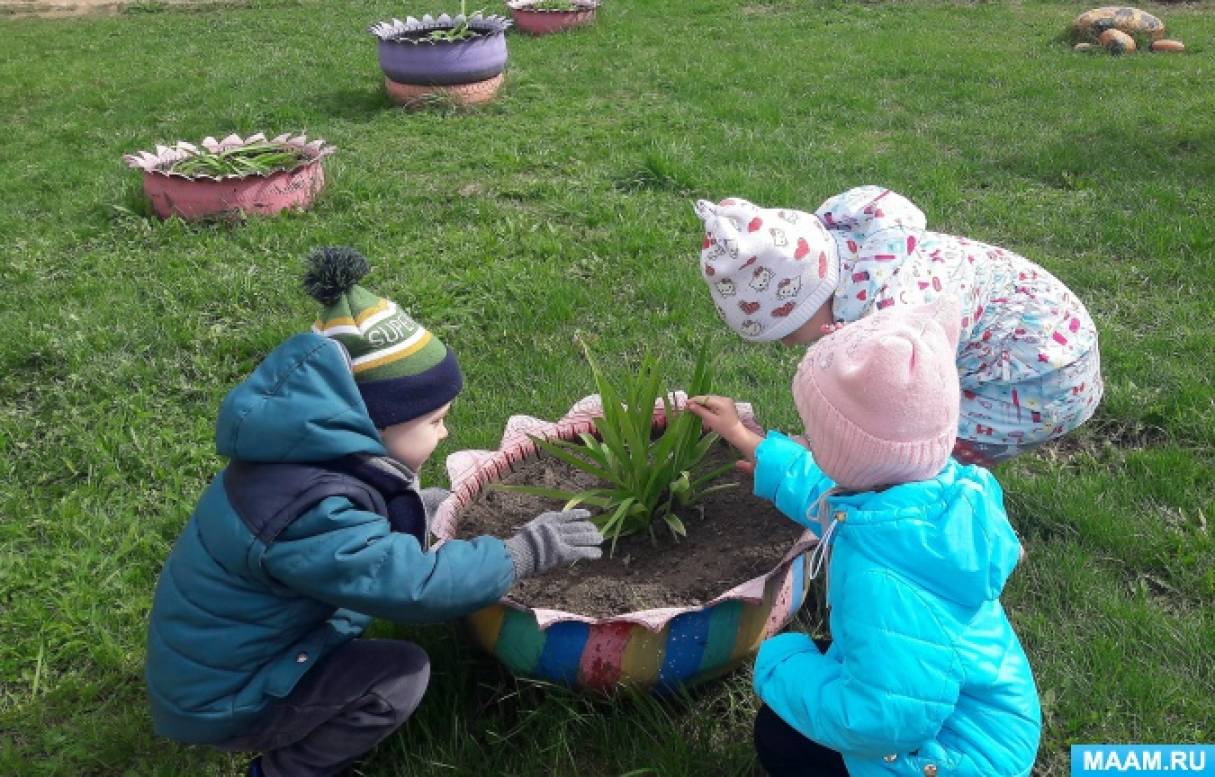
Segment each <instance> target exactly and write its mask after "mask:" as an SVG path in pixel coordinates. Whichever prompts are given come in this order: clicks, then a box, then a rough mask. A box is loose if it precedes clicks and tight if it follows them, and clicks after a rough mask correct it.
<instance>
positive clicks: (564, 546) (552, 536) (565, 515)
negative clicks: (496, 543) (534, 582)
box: [506, 510, 603, 580]
mask: <svg viewBox="0 0 1215 777" xmlns="http://www.w3.org/2000/svg"><path fill="white" fill-rule="evenodd" d="M590 515H591V514H590V513H588V512H587V511H586V510H566V511H564V512H549V513H541V514H540V515H538V516H537V517H535V518H533V519H532V520H530V521H528V522H527V523H526V524H524V526H523V528H522V529H520V530H519V533H518V534H516V535H515V536H513V537H511V538H510V539H508V540H506V550H507V551H508V552H509V553H510V560H511V563H512V564H514V567H515V579H516V580H520V579H522V578H524V577H530V576H531V575H542V574H544V573H545V572H547V571H549V570H550V569H552V568H553V567H556V566H558V565H561V564H572V563H574V562H575V561H578V560H579V559H597V558H599V557H600V556H602V555H603V551H602V550H600V549H599V545H600V543H602V542H603V535H602V534H600V533H599V530H598V529H597V528H595V524H593V523H591V522H590V521H588V520H586V519H587V518H589V517H590Z"/></svg>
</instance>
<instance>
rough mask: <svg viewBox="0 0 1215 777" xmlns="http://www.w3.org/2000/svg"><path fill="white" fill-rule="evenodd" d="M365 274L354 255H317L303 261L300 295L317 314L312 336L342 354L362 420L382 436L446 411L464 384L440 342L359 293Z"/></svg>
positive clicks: (383, 302)
mask: <svg viewBox="0 0 1215 777" xmlns="http://www.w3.org/2000/svg"><path fill="white" fill-rule="evenodd" d="M369 270H370V268H369V267H368V265H367V260H366V259H365V258H364V257H363V255H362V254H360V253H359V252H358V251H355V250H354V249H353V248H319V249H317V250H316V251H313V252H312V254H311V255H310V256H309V257H308V271H307V273H305V275H304V289H305V290H306V291H307V292H308V293H309V294H310V295H311V296H312V297H313V298H314V299H315V300H316V301H317V302H319V303H321V305H322V306H323V308H322V310H321V315H320V318H318V319H317V320H316V323H315V324H313V325H312V331H313V332H316V333H317V334H319V335H324V336H325V337H329V338H332V339H333V340H336V341H337V342H338V343H340V344H341V345H342V346H343V347H344V348H345V349H346V352H347V353H348V354H349V355H350V363H351V370H352V371H353V373H354V380H355V385H357V386H358V388H359V393H360V394H362V396H363V402H364V404H366V405H367V414H368V415H369V416H370V417H371V421H372V423H374V424H375V426H376V427H377V428H379V429H384V428H387V427H389V426H392V425H393V424H399V423H404V422H405V421H411V420H413V419H415V418H419V417H421V416H424V415H426V414H427V413H429V412H431V411H434V410H437V409H439V408H440V407H442V406H443V405H446V404H447V403H448V402H450V401H452V400H453V399H455V398H456V396H457V395H458V394H459V393H460V390H461V389H463V388H464V376H463V374H462V373H461V372H460V365H459V363H458V362H457V361H456V355H455V354H454V353H452V351H451V350H450V349H449V348H447V346H445V345H443V342H442V341H441V340H439V338H437V337H435V336H434V335H433V334H431V333H430V332H429V331H427V330H426V329H425V328H424V327H423V326H422V325H421V324H419V323H418V322H416V321H414V320H413V319H412V318H410V317H409V316H408V315H407V314H406V313H405V311H404V310H402V309H401V308H400V307H398V306H397V304H396V303H395V302H393V301H392V300H388V299H384V298H383V297H378V296H376V295H375V294H372V293H371V292H370V291H368V290H367V289H365V288H363V287H362V286H360V285H359V281H360V280H361V279H362V278H363V276H365V275H366V274H367V273H368V271H369Z"/></svg>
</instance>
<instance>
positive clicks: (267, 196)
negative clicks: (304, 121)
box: [124, 134, 334, 221]
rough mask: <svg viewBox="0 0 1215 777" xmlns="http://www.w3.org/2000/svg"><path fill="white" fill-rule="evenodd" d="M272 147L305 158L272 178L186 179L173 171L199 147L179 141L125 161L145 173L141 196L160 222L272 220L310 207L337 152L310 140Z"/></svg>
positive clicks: (214, 146) (226, 144)
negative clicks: (328, 162) (287, 149)
mask: <svg viewBox="0 0 1215 777" xmlns="http://www.w3.org/2000/svg"><path fill="white" fill-rule="evenodd" d="M260 142H266V138H265V136H264V135H261V134H258V135H253V136H251V137H249V138H245V139H242V138H241V137H240V136H238V135H229V136H228V137H226V138H224V139H223V140H222V141H216V140H215V139H214V138H207V139H205V140H204V141H203V142H202V144H201V145H202V146H203V147H204V148H207V149H208V150H211V151H220V150H225V149H230V148H236V147H239V146H243V145H247V144H252V143H260ZM270 142H272V143H275V144H278V145H282V146H287V147H291V148H295V149H297V150H299V151H301V152H302V153H303V154H304V156H306V157H307V159H306V161H304V162H301V163H300V164H299V165H297V166H296V167H294V168H292V169H290V170H279V171H275V172H273V173H270V174H268V175H247V176H225V177H222V178H214V177H211V176H195V177H188V176H185V175H181V174H179V173H174V172H172V171H171V167H172V165H173V163H174V162H177V161H179V160H181V159H183V158H185V157H187V156H189V155H190V154H191V153H195V152H197V150H198V149H197V147H196V146H194V145H192V144H189V143H184V142H179V143H178V144H176V145H175V146H173V147H166V146H157V147H156V153H155V154H152V153H149V152H140V153H139V154H130V155H127V156H126V157H124V159H126V161H127V163H128V164H129V165H130V166H131V167H135V168H139V169H141V170H143V191H144V194H146V195H147V197H148V200H149V201H150V202H151V204H152V210H153V212H155V213H156V215H157V216H159V217H160V218H162V219H167V218H169V217H170V216H178V217H180V218H183V219H185V220H187V221H195V220H199V219H206V218H222V217H232V216H236V217H240V216H248V215H258V216H273V215H275V214H276V213H280V212H282V211H284V210H287V209H295V210H303V209H305V208H307V207H308V206H310V205H311V204H312V201H313V200H314V199H315V198H316V195H317V194H318V193H319V192H320V191H321V189H322V188H324V186H325V170H324V167H323V166H322V162H323V159H324V157H326V156H328V155H329V154H330V153H332V152H333V151H334V148H333V147H332V146H327V145H325V142H324V141H323V140H315V141H312V142H308V139H307V137H305V136H302V135H301V136H299V137H295V138H292V137H291V136H289V135H280V136H279V137H276V138H274V140H272V141H270Z"/></svg>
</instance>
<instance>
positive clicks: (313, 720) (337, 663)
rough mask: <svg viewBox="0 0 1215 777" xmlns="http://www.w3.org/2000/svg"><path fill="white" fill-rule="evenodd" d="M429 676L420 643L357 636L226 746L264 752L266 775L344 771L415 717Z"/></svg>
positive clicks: (321, 776)
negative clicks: (244, 732) (411, 717)
mask: <svg viewBox="0 0 1215 777" xmlns="http://www.w3.org/2000/svg"><path fill="white" fill-rule="evenodd" d="M429 681H430V660H429V659H428V658H427V657H426V653H424V652H423V651H422V649H421V648H420V647H418V646H417V645H414V644H413V643H410V642H398V641H392V640H362V639H358V640H354V641H352V642H348V643H346V644H345V645H343V646H342V647H340V648H338V649H337V650H335V651H334V652H333V653H331V654H330V655H328V656H326V657H325V659H324V661H323V662H322V663H320V664H319V665H317V666H316V667H314V668H312V669H311V670H309V671H308V672H307V673H306V674H305V675H304V676H303V677H302V678H301V679H300V681H299V684H298V685H296V687H295V689H294V690H293V691H291V695H290V696H288V697H287V698H285V699H283V700H282V701H281V702H279V703H277V704H275V705H274V706H272V707H270V708H269V709H267V711H266V714H265V716H264V717H263V718H262V720H261V722H260V723H259V724H258V726H257V727H256V729H255V730H254V731H252V732H251V733H249V734H248V735H246V736H242V737H237V738H236V739H232V740H229V741H228V742H225V743H223V744H222V745H220V746H219V747H220V748H221V749H223V750H245V751H260V752H261V753H262V771H263V772H264V773H265V774H266V777H327V776H328V775H334V774H339V773H340V772H342V771H343V770H344V769H346V768H347V767H349V766H350V765H351V764H353V763H354V761H355V759H357V758H358V757H359V756H361V755H363V754H364V753H366V752H368V751H369V750H371V749H372V748H373V747H375V746H376V745H377V744H379V743H380V741H381V740H383V739H384V738H385V737H387V736H388V735H389V734H391V733H392V732H393V731H395V730H397V728H399V727H400V726H401V724H403V723H404V722H405V721H406V720H407V719H408V718H409V716H410V715H411V714H412V713H413V711H414V709H416V708H417V706H418V703H419V702H421V701H422V695H423V694H424V693H426V685H427V683H428V682H429Z"/></svg>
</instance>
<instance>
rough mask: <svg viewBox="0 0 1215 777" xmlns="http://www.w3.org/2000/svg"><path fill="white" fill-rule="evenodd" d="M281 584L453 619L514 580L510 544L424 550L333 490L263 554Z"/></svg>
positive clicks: (382, 610)
mask: <svg viewBox="0 0 1215 777" xmlns="http://www.w3.org/2000/svg"><path fill="white" fill-rule="evenodd" d="M262 565H263V568H264V569H265V570H266V572H267V573H268V574H269V575H270V576H271V577H272V578H274V579H275V580H277V581H278V582H280V583H281V584H283V585H285V586H287V587H288V588H291V589H292V590H295V591H299V592H300V593H303V594H306V595H308V596H311V597H313V598H315V599H318V600H320V601H323V602H326V603H328V604H332V605H333V606H335V607H340V608H347V609H350V610H354V611H355V612H360V613H364V614H366V615H372V616H375V617H378V618H387V619H390V620H394V621H400V622H407V623H419V622H422V623H425V622H437V621H443V620H448V619H451V618H454V617H458V616H461V615H465V614H467V613H470V612H474V611H476V610H478V609H480V608H482V607H484V606H486V605H489V604H492V603H493V602H495V601H497V600H498V598H499V597H501V596H502V595H503V594H505V593H506V591H507V590H508V589H509V588H510V587H511V585H512V584H513V583H514V580H515V575H514V568H513V564H512V562H511V558H510V555H509V553H508V552H507V550H506V544H505V543H504V542H503V541H502V540H499V539H497V538H494V537H478V538H476V539H473V540H468V541H462V540H450V541H448V542H446V543H444V544H443V545H442V546H441V547H440V548H439V549H438V550H436V551H433V552H427V551H424V550H423V549H422V547H421V545H419V544H418V541H417V540H416V539H414V538H413V537H412V536H410V535H408V534H403V533H400V532H394V531H392V529H391V527H390V526H389V524H388V521H387V520H386V519H385V518H383V517H382V516H380V515H377V514H375V513H372V512H368V511H366V510H360V509H358V508H357V507H355V506H354V505H353V504H352V503H351V502H350V501H349V500H347V499H346V498H345V497H338V496H334V497H329V498H327V499H324V500H322V501H320V502H318V503H317V504H316V505H315V506H314V507H313V508H312V509H311V510H309V511H308V512H306V513H304V514H303V515H302V516H300V517H299V518H298V519H296V520H295V521H294V522H292V523H291V524H290V525H289V526H288V527H287V528H286V529H285V530H284V531H283V533H282V534H281V535H279V537H278V539H277V540H276V541H275V542H274V543H273V544H272V545H271V546H270V548H269V549H268V550H267V551H266V553H265V555H264V556H263V557H262Z"/></svg>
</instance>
